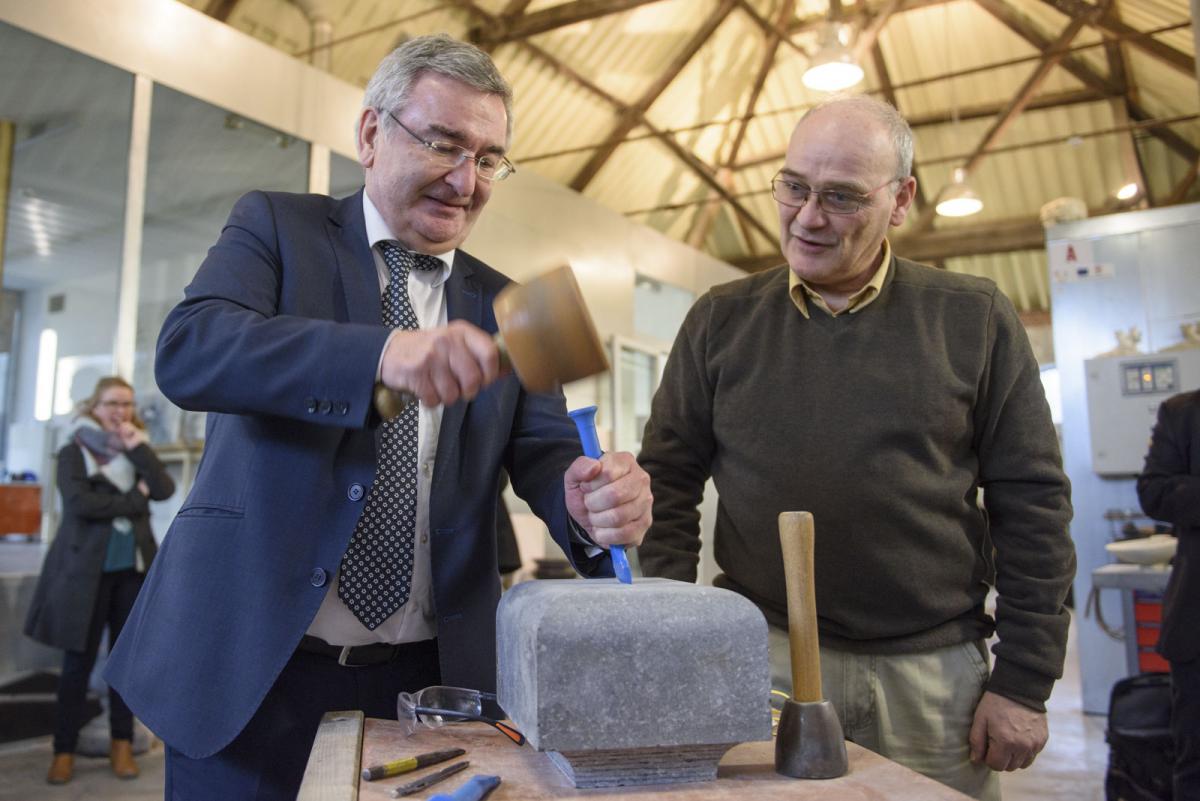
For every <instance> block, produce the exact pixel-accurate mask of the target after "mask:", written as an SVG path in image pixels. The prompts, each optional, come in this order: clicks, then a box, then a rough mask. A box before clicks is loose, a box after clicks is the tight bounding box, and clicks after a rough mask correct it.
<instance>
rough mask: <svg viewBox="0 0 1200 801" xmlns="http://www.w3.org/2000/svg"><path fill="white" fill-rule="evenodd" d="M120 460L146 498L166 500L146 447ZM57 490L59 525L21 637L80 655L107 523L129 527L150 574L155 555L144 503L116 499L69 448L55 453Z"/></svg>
mask: <svg viewBox="0 0 1200 801" xmlns="http://www.w3.org/2000/svg"><path fill="white" fill-rule="evenodd" d="M125 456H126V457H127V458H128V459H129V461H131V462H132V463H133V467H134V470H135V471H136V472H137V477H138V478H139V479H140V480H142V481H145V482H146V486H147V487H148V488H149V490H150V498H151V499H153V500H156V501H161V500H165V499H166V498H169V497H171V493H173V492H174V491H175V482H174V481H172V480H171V476H170V475H168V474H167V470H166V468H165V467H163V465H162V462H160V461H159V460H158V457H157V456H155V455H154V451H153V450H151V448H150V446H148V445H139V446H138V447H136V448H134V449H133V450H131V451H128V452H127V453H126V454H125ZM57 475H58V490H59V492H60V493H61V494H62V501H63V504H62V505H63V509H62V523H60V524H59V527H58V534H57V535H56V536H55V538H54V542H53V543H51V545H50V550H49V551H48V552H47V553H46V561H45V562H44V563H43V564H42V573H41V575H40V576H39V577H38V583H37V588H36V589H35V590H34V594H33V602H32V604H31V605H30V607H29V616H28V617H27V618H26V619H25V633H26V634H27V635H29V636H30V637H32V638H33V639H35V640H37V641H39V642H43V643H45V644H46V645H50V646H53V647H55V648H62V649H64V650H67V651H82V650H84V648H85V647H86V645H87V635H88V628H89V625H90V624H91V620H92V612H93V608H94V607H95V604H96V591H97V588H98V587H99V586H100V575H101V573H103V571H104V559H105V557H106V555H107V553H108V539H109V535H110V534H111V533H112V522H113V519H114V518H117V517H127V518H129V520H130V521H131V522H132V523H133V535H134V542H135V544H136V546H137V549H138V553H139V554H140V555H141V557H142V564H143V565H144V566H146V567H149V565H150V563H151V562H152V561H153V560H154V555H155V554H156V553H157V552H158V546H157V545H156V544H155V542H154V535H153V534H152V533H151V531H150V505H149V500H148V499H147V498H146V496H145V495H143V494H142V492H141V490H139V489H138V488H137V487H136V486H134V487H133V488H132V489H130V490H129V492H121V491H120V490H119V489H117V488H116V486H114V485H113V483H112V482H111V481H109V480H108V479H107V478H105V477H104V476H102V475H93V476H89V475H88V474H87V467H86V464H85V462H84V458H83V451H82V450H81V449H80V447H79V446H78V445H76V444H75V443H71V444H70V445H67V446H65V447H64V448H63V449H62V450H60V451H59V452H58V472H57Z"/></svg>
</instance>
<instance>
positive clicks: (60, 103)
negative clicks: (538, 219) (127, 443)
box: [0, 23, 362, 531]
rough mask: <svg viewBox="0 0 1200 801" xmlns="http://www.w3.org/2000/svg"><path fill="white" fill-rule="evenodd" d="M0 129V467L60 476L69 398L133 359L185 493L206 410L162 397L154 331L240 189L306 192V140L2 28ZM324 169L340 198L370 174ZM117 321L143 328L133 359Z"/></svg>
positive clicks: (348, 164)
mask: <svg viewBox="0 0 1200 801" xmlns="http://www.w3.org/2000/svg"><path fill="white" fill-rule="evenodd" d="M139 80H140V81H142V82H143V83H144V84H145V85H147V86H149V87H151V88H150V91H149V92H148V93H147V97H148V105H149V113H144V110H143V113H138V112H137V111H136V110H135V108H134V107H135V105H136V104H137V102H139V101H137V100H135V95H137V91H138V90H136V89H135V87H136V86H137V82H138V81H139ZM0 126H4V127H2V128H0V131H2V132H7V133H8V136H7V137H3V136H0V143H3V142H5V141H11V143H12V144H11V147H0V165H3V169H0V176H3V175H6V174H7V175H9V176H10V181H9V187H8V191H7V193H6V194H5V195H4V202H3V203H2V204H0V220H3V222H4V228H3V229H0V233H3V235H2V236H0V243H2V244H3V248H2V249H0V278H2V286H0V288H2V290H3V291H2V293H0V469H2V470H4V471H7V472H9V473H25V472H33V473H35V474H36V475H38V476H39V477H41V476H43V475H44V474H45V473H46V472H47V471H48V470H50V469H52V461H51V459H52V454H53V452H54V450H55V449H56V447H57V446H58V445H59V444H60V442H59V439H60V438H61V437H62V431H64V430H65V427H66V425H67V423H68V422H69V420H70V417H71V412H72V409H73V405H74V403H75V402H77V401H79V400H80V399H82V398H83V397H85V396H86V395H87V394H88V393H89V392H90V390H91V388H92V386H93V385H94V383H95V380H96V378H98V377H99V376H101V375H105V374H109V373H112V372H114V371H115V370H116V365H117V364H118V363H124V364H129V365H130V368H129V369H131V371H132V375H131V376H126V377H127V378H130V379H131V380H132V383H133V384H134V386H135V388H136V390H137V398H138V404H139V411H140V412H141V413H142V415H143V417H144V418H145V419H146V421H147V424H148V427H149V429H150V433H151V437H152V440H153V441H154V442H155V444H156V447H157V448H158V449H159V451H160V453H162V454H163V455H164V456H165V457H166V458H167V459H168V461H176V462H182V464H183V475H182V476H181V478H182V479H183V481H182V482H181V483H182V486H184V487H186V486H187V485H188V483H190V467H191V465H192V464H193V463H194V461H195V458H197V457H198V455H199V446H200V444H201V442H200V440H201V438H202V436H203V417H202V416H201V415H192V414H185V413H183V412H181V410H179V409H178V408H177V407H175V406H174V405H173V404H171V403H169V402H168V401H167V400H166V399H165V398H163V397H162V395H161V393H159V391H158V388H157V386H156V385H155V383H154V348H155V342H156V340H157V337H158V332H159V329H160V328H161V326H162V322H163V319H164V318H165V316H166V314H167V312H168V311H169V310H170V309H171V307H172V306H174V305H175V304H176V303H177V302H178V301H179V300H180V299H181V298H182V297H183V289H184V287H185V286H186V285H187V284H188V282H189V281H190V280H191V277H192V275H193V274H194V273H195V271H196V268H197V267H198V266H199V265H200V263H201V262H202V261H203V259H204V256H205V254H206V253H207V251H208V248H209V247H210V246H212V244H213V243H214V242H215V241H216V240H217V237H218V236H219V234H220V232H221V228H222V226H223V225H224V223H225V220H226V219H227V217H228V215H229V212H230V210H231V209H232V207H233V205H234V203H235V202H236V200H237V199H238V198H239V197H240V196H241V195H243V194H245V193H246V192H248V191H250V190H253V189H264V190H283V191H292V192H303V191H306V190H308V188H309V175H308V170H309V148H310V146H309V143H308V142H305V141H303V140H299V139H296V138H295V137H292V136H288V135H286V134H283V133H281V132H279V131H276V130H273V129H271V128H269V127H266V126H264V125H262V124H260V123H258V122H255V121H253V120H251V119H247V118H246V117H245V116H241V115H237V114H234V113H232V112H230V111H228V110H226V109H222V108H220V107H218V106H215V105H212V104H210V103H207V102H204V101H201V100H198V99H196V98H194V97H191V96H189V95H187V94H184V93H182V92H179V91H176V90H175V89H172V88H170V87H167V86H165V85H161V84H151V83H149V82H148V81H147V79H145V78H140V79H139V78H137V77H136V76H135V75H133V74H132V73H130V72H127V71H124V70H121V69H118V68H116V67H112V66H109V65H107V64H104V63H102V62H100V61H97V60H95V59H92V58H90V57H88V56H85V55H83V54H80V53H78V52H75V51H73V50H70V49H68V48H65V47H62V46H60V45H57V44H55V43H52V42H49V41H47V40H45V39H42V38H40V37H38V36H35V35H33V34H30V33H28V32H25V31H22V30H20V29H18V28H15V27H12V26H10V25H7V24H4V23H0ZM139 142H140V143H141V144H140V146H139V144H138V143H139ZM131 143H132V144H131ZM139 148H140V152H139ZM131 174H133V175H135V176H137V175H139V174H140V175H144V183H143V182H142V181H140V180H134V181H131V180H130V175H131ZM329 174H330V183H331V186H330V192H331V194H334V195H339V196H340V195H346V194H350V193H351V192H354V191H356V190H357V189H358V187H359V186H360V185H361V183H362V169H361V167H359V165H358V164H357V162H355V161H354V160H353V159H348V158H345V157H343V156H340V155H337V154H333V155H332V157H331V163H330V165H329ZM320 188H321V189H323V188H324V187H320ZM0 192H4V185H3V182H2V181H0ZM130 198H132V200H130ZM127 208H128V209H131V210H133V214H134V215H136V216H137V217H139V218H140V220H139V222H140V225H139V224H134V223H133V222H131V221H130V220H128V219H127V216H128V214H127ZM123 276H125V278H124V279H123ZM123 280H125V281H127V282H129V283H130V284H132V287H130V286H126V287H122V281H123ZM123 290H124V296H123ZM122 325H125V326H129V327H130V330H132V332H133V334H132V348H133V352H132V356H131V358H130V354H128V352H125V355H124V360H123V361H122V358H121V353H120V352H121V351H122V347H121V346H120V345H118V344H116V343H117V337H118V333H117V332H118V328H119V327H121V326H122ZM125 347H126V348H127V347H128V346H125ZM2 476H3V474H0V478H2ZM46 500H47V501H51V502H52V501H53V498H52V497H47V498H46ZM162 530H163V531H165V527H163V528H162Z"/></svg>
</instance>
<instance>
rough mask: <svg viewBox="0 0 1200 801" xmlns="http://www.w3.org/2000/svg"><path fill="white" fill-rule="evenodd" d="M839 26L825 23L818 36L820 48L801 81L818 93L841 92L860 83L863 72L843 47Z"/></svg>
mask: <svg viewBox="0 0 1200 801" xmlns="http://www.w3.org/2000/svg"><path fill="white" fill-rule="evenodd" d="M841 33H842V26H841V25H839V24H838V23H836V22H832V21H831V22H827V23H826V24H825V27H824V29H823V30H822V32H821V38H820V43H821V44H820V47H819V49H818V50H817V52H816V55H814V56H813V58H812V61H811V62H810V63H809V66H808V69H807V70H805V71H804V76H803V77H802V78H801V79H800V80H801V81H803V82H804V85H805V86H807V87H808V88H809V89H815V90H816V91H818V92H840V91H841V90H843V89H849V88H850V87H851V86H854V85H855V84H857V83H858V82H859V81H861V80H862V79H863V68H862V67H860V66H859V65H858V62H856V61H855V60H854V55H853V54H852V53H851V52H850V50H849V49H848V48H847V47H846V45H844V44H843V43H842V39H841Z"/></svg>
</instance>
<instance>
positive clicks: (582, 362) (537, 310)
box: [375, 265, 608, 420]
mask: <svg viewBox="0 0 1200 801" xmlns="http://www.w3.org/2000/svg"><path fill="white" fill-rule="evenodd" d="M492 310H493V311H494V312H495V315H496V327H497V328H499V329H500V330H499V333H497V334H496V336H495V341H496V347H498V348H499V349H500V364H501V366H502V367H504V368H510V367H511V368H512V369H513V371H514V372H516V374H517V378H518V379H519V380H520V381H521V385H522V386H523V387H525V389H527V390H529V391H530V392H555V391H557V390H558V389H559V387H561V386H562V385H563V384H567V383H570V382H571V381H578V380H579V379H581V378H587V377H588V376H592V375H596V374H597V373H603V372H604V371H605V370H607V369H608V356H607V355H606V354H605V352H604V345H603V344H602V343H601V342H600V336H599V334H597V333H596V326H595V324H594V323H593V322H592V317H591V315H590V314H588V309H587V305H586V304H585V303H584V302H583V293H582V292H580V291H579V284H578V282H576V280H575V274H574V273H573V272H571V268H570V267H568V266H566V265H564V266H562V267H559V268H557V269H555V270H551V271H550V272H548V273H545V274H544V275H539V276H538V277H537V278H534V279H533V280H532V281H530V282H528V283H526V284H516V283H512V284H509V285H508V286H506V287H505V288H504V289H502V290H501V291H500V293H499V294H497V295H496V300H495V301H494V302H493V303H492ZM416 402H417V399H416V397H415V396H414V395H413V394H412V393H411V392H405V391H403V390H395V389H389V388H388V387H385V386H384V385H383V384H376V385H375V410H376V411H377V412H379V416H380V417H382V418H383V419H384V420H390V419H392V418H393V417H395V416H396V415H398V414H400V412H401V411H403V409H404V407H405V406H408V405H409V404H412V403H416Z"/></svg>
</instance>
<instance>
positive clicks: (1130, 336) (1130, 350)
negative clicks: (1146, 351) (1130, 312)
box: [1096, 325, 1142, 357]
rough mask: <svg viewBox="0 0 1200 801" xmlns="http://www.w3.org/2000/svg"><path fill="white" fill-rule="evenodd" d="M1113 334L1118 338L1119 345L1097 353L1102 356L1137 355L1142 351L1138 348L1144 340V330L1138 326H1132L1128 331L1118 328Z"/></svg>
mask: <svg viewBox="0 0 1200 801" xmlns="http://www.w3.org/2000/svg"><path fill="white" fill-rule="evenodd" d="M1113 336H1115V337H1116V338H1117V346H1116V347H1115V348H1113V349H1112V350H1106V351H1105V352H1104V353H1098V354H1096V356H1097V357H1100V356H1136V355H1137V354H1139V353H1141V350H1140V349H1139V348H1138V343H1139V342H1141V341H1142V332H1141V331H1139V330H1138V327H1137V326H1136V325H1135V326H1130V328H1129V330H1128V331H1123V330H1121V329H1120V328H1118V329H1117V330H1116V331H1113Z"/></svg>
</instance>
